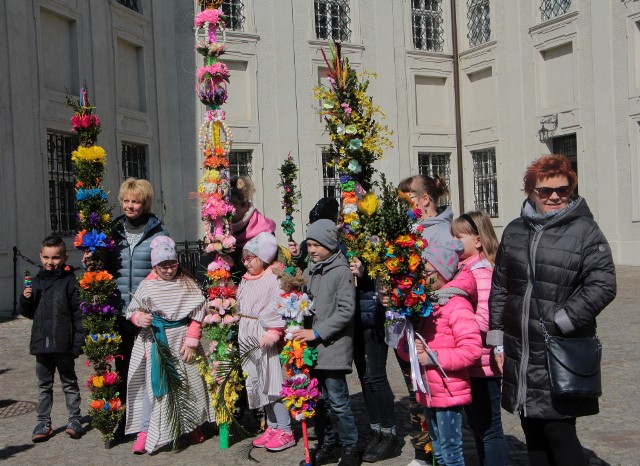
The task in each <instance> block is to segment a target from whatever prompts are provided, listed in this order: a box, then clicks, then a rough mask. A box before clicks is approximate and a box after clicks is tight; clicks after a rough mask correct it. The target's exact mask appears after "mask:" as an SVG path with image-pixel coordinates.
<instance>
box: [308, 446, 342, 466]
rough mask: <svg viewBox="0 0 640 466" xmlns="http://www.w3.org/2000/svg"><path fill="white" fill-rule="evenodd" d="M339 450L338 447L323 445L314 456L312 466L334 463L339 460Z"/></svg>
mask: <svg viewBox="0 0 640 466" xmlns="http://www.w3.org/2000/svg"><path fill="white" fill-rule="evenodd" d="M341 450H342V449H341V448H340V445H336V444H330V443H323V444H322V445H321V446H320V448H318V449H317V450H316V453H315V455H314V458H313V464H314V466H322V465H323V464H331V463H336V462H337V461H338V460H339V459H340V453H341V452H342V451H341Z"/></svg>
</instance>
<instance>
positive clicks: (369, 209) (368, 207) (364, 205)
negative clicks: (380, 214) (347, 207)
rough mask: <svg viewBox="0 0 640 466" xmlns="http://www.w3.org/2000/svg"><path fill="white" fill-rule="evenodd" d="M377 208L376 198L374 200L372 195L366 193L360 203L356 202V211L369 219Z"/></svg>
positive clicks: (374, 196)
mask: <svg viewBox="0 0 640 466" xmlns="http://www.w3.org/2000/svg"><path fill="white" fill-rule="evenodd" d="M377 208H378V198H376V195H375V194H374V193H367V194H366V195H365V196H364V197H363V198H362V199H361V200H360V202H358V210H360V212H363V213H364V214H365V215H366V216H368V217H371V216H372V215H373V214H374V213H375V212H376V209H377Z"/></svg>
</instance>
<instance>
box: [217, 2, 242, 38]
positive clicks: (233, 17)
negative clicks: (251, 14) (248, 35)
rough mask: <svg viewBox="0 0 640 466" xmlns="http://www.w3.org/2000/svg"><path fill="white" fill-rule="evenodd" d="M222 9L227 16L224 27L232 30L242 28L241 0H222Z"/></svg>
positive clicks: (240, 29)
mask: <svg viewBox="0 0 640 466" xmlns="http://www.w3.org/2000/svg"><path fill="white" fill-rule="evenodd" d="M222 11H223V12H224V14H225V16H226V17H227V21H226V28H227V29H231V30H233V31H243V30H244V19H245V17H244V3H243V1H242V0H224V2H222Z"/></svg>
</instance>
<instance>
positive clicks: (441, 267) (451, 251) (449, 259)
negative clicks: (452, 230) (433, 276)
mask: <svg viewBox="0 0 640 466" xmlns="http://www.w3.org/2000/svg"><path fill="white" fill-rule="evenodd" d="M463 251H464V245H463V244H462V243H461V242H460V241H458V240H451V241H447V242H446V243H443V244H430V245H428V246H427V248H426V249H425V250H424V251H423V252H422V259H424V260H425V261H427V262H429V264H431V265H432V266H433V268H434V269H436V270H437V271H438V273H439V274H440V275H442V276H443V277H444V278H445V279H446V280H447V281H449V280H451V279H452V278H453V276H454V275H455V273H456V270H458V262H459V261H460V254H461V253H462V252H463Z"/></svg>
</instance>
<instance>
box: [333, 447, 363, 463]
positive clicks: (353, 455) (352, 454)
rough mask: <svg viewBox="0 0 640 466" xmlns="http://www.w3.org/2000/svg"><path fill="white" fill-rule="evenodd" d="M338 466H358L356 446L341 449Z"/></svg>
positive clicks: (358, 459)
mask: <svg viewBox="0 0 640 466" xmlns="http://www.w3.org/2000/svg"><path fill="white" fill-rule="evenodd" d="M338 466H360V453H359V452H358V447H357V445H352V446H349V447H342V455H340V462H339V463H338Z"/></svg>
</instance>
